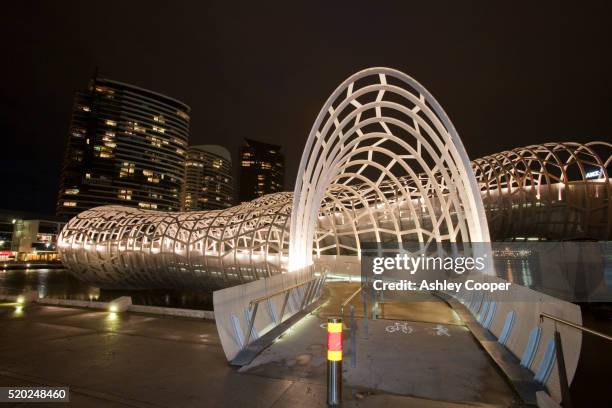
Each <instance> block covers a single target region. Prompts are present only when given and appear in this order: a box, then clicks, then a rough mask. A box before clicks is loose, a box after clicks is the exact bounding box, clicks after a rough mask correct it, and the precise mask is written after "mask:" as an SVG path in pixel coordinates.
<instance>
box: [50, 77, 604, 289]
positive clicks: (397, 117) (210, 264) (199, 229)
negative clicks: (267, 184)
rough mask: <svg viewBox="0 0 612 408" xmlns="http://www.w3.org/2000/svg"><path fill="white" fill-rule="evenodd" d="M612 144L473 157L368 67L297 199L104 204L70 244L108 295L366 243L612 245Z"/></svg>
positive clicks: (344, 99) (339, 99)
mask: <svg viewBox="0 0 612 408" xmlns="http://www.w3.org/2000/svg"><path fill="white" fill-rule="evenodd" d="M610 147H611V145H610V144H607V143H601V142H600V143H595V142H594V143H590V144H586V145H580V144H576V143H557V144H554V143H551V144H544V145H538V146H529V147H525V148H519V149H514V150H512V151H509V152H502V153H498V154H495V155H491V156H487V157H484V158H482V159H477V160H475V161H473V162H471V163H470V162H469V160H468V157H467V154H466V152H465V149H464V148H463V145H462V143H461V141H460V139H459V136H458V135H457V132H456V131H455V129H454V127H453V125H452V123H451V122H450V120H449V119H448V117H447V116H446V114H445V113H444V111H443V110H442V108H441V107H440V106H439V104H438V103H437V102H436V101H435V99H434V98H433V97H432V96H431V95H430V94H429V93H428V92H427V91H426V90H425V89H424V88H423V87H422V86H421V85H420V84H418V83H417V82H416V81H414V80H413V79H412V78H410V77H408V76H407V75H405V74H402V73H400V72H398V71H395V70H391V69H387V68H373V69H367V70H364V71H361V72H359V73H357V74H355V75H353V76H351V77H350V78H349V79H347V80H346V81H344V82H343V83H342V84H341V85H340V86H339V87H338V88H337V89H336V90H335V91H334V93H333V94H332V95H331V96H330V98H329V99H328V100H327V102H326V103H325V105H324V106H323V109H322V110H321V112H320V114H319V115H318V117H317V119H316V121H315V123H314V125H313V128H312V131H311V133H310V136H309V138H308V140H307V143H306V148H305V150H304V153H303V156H302V160H301V163H300V167H299V172H298V178H297V182H296V187H295V192H294V193H293V194H292V193H276V194H271V195H267V196H264V197H262V198H259V199H257V200H254V201H252V202H249V203H246V204H242V205H239V206H236V207H232V208H228V209H225V210H214V211H195V212H184V213H176V212H174V213H173V212H156V211H148V210H138V209H130V208H125V207H119V206H106V207H98V208H94V209H91V210H88V211H85V212H83V213H81V214H79V215H78V216H76V217H75V218H73V219H72V220H71V221H70V222H69V223H68V224H67V225H66V227H65V228H64V230H63V231H62V233H61V234H60V238H59V250H60V252H61V255H62V261H63V262H64V264H65V265H66V266H67V267H68V268H69V269H70V270H71V271H73V272H74V273H75V274H77V276H80V277H82V278H84V279H85V280H87V281H90V282H94V283H97V284H99V285H100V286H104V287H112V286H121V287H125V286H132V287H151V286H153V287H155V286H158V287H185V286H188V287H211V286H212V287H214V286H231V285H234V284H239V283H242V282H245V281H250V280H255V279H259V278H261V277H267V276H270V275H274V274H277V273H281V272H282V271H285V270H290V271H291V270H297V269H301V268H303V267H306V266H308V265H310V264H312V261H313V256H314V257H316V256H317V255H329V254H331V255H356V256H360V254H361V245H362V243H363V242H366V241H370V242H398V243H399V242H420V243H421V244H422V245H421V247H424V246H427V245H428V244H429V243H434V242H442V241H450V242H488V241H490V238H489V228H491V229H492V236H493V237H494V238H496V239H510V238H516V237H517V236H519V235H522V236H524V237H527V236H538V237H548V238H549V239H554V238H558V237H561V238H565V237H567V236H568V235H569V236H576V237H596V238H599V239H609V237H610V223H611V219H612V216H611V211H612V210H611V208H612V207H611V206H612V203H611V201H610V193H611V187H610V179H609V178H608V174H609V170H610V164H611V156H610ZM594 171H597V176H596V177H595V178H591V176H592V174H594V173H593V172H594ZM483 200H484V203H485V205H484V206H483ZM485 209H486V211H485ZM564 217H565V218H564ZM568 217H569V218H568ZM487 218H488V219H489V222H488V223H487ZM567 219H570V220H573V221H571V222H567V221H566V220H567Z"/></svg>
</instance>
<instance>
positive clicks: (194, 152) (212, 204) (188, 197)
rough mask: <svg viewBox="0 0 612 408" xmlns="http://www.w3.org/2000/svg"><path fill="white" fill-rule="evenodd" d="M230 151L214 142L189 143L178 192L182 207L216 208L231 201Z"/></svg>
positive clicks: (232, 193) (192, 208)
mask: <svg viewBox="0 0 612 408" xmlns="http://www.w3.org/2000/svg"><path fill="white" fill-rule="evenodd" d="M232 183H233V180H232V160H231V155H230V152H229V151H228V150H227V149H226V148H224V147H221V146H217V145H201V146H190V147H189V149H188V150H187V162H186V163H185V184H184V185H183V192H182V194H181V209H182V210H183V211H196V210H217V209H222V208H227V207H230V206H231V205H232V201H233V196H234V188H233V184H232Z"/></svg>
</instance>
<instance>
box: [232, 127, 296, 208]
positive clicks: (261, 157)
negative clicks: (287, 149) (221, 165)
mask: <svg viewBox="0 0 612 408" xmlns="http://www.w3.org/2000/svg"><path fill="white" fill-rule="evenodd" d="M244 140H245V142H246V145H245V146H243V147H241V148H240V179H239V181H240V202H244V201H250V200H253V199H254V198H257V197H261V196H262V195H265V194H270V193H277V192H279V191H283V178H284V176H285V158H284V156H283V155H282V154H281V153H280V149H281V147H280V146H277V145H273V144H269V143H263V142H258V141H255V140H252V139H246V138H245V139H244Z"/></svg>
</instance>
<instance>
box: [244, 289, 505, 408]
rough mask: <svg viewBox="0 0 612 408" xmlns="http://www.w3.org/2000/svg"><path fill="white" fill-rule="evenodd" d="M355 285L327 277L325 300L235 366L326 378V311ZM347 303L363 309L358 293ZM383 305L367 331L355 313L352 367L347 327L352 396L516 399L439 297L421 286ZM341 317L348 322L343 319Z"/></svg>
mask: <svg viewBox="0 0 612 408" xmlns="http://www.w3.org/2000/svg"><path fill="white" fill-rule="evenodd" d="M356 288H357V286H356V285H349V284H346V283H333V284H328V286H327V288H326V289H327V290H328V291H329V293H328V295H329V296H330V300H329V301H328V302H326V303H325V304H324V305H323V306H322V307H321V308H320V309H318V310H317V311H316V312H315V313H314V314H313V315H310V316H308V317H306V318H304V319H303V320H302V321H301V322H300V323H299V324H297V325H295V326H294V327H293V328H292V329H291V330H290V331H289V332H288V333H287V334H285V335H284V336H283V337H281V338H280V339H278V340H277V341H276V342H275V343H274V344H273V345H272V346H271V347H270V348H268V349H267V350H265V351H264V352H263V353H261V354H260V355H259V356H258V357H257V358H256V359H255V360H254V361H253V362H252V363H251V364H250V365H248V366H245V367H243V368H242V369H241V370H240V371H241V372H244V373H250V374H256V375H260V376H265V377H268V378H279V379H280V378H284V379H291V380H295V381H306V382H309V383H312V384H319V385H324V384H325V381H326V358H325V350H326V349H325V347H326V344H325V341H326V331H325V322H326V318H327V317H328V316H331V315H334V316H335V315H337V314H338V311H339V306H340V303H341V301H342V299H346V298H347V297H348V296H350V294H351V293H352V292H353V291H354V290H355V289H356ZM353 303H354V305H355V307H356V311H361V310H362V305H361V303H360V297H359V296H358V297H356V298H355V301H354V302H353ZM381 310H382V313H381V318H380V319H378V320H375V321H373V320H369V321H368V322H367V326H368V330H367V333H366V331H365V328H364V322H363V321H362V320H361V319H357V327H358V329H357V336H356V337H357V338H356V362H355V363H356V364H355V366H354V367H353V366H352V365H351V357H352V353H351V341H350V340H349V336H350V332H349V331H348V330H346V331H345V341H344V349H345V353H344V354H345V359H344V383H345V386H346V390H345V394H347V393H349V394H351V395H350V397H351V398H358V397H359V395H361V396H363V395H372V394H374V395H376V394H378V393H387V394H393V395H404V396H410V397H414V398H421V399H428V400H438V403H440V404H443V401H446V402H453V403H463V404H472V405H473V404H477V405H478V404H480V405H482V404H485V405H487V404H490V405H494V406H512V405H514V394H513V392H512V389H511V388H510V387H509V385H508V384H507V383H506V382H505V380H504V379H503V378H502V377H501V375H500V374H499V373H498V372H497V370H496V369H495V366H494V365H493V364H492V363H491V361H490V360H489V359H488V357H487V355H486V353H485V352H484V351H483V350H482V349H481V348H480V347H479V345H478V343H477V342H476V341H475V339H474V338H473V336H472V335H471V333H470V332H469V331H468V329H467V328H466V327H465V326H464V325H463V323H462V321H461V320H460V319H459V316H458V315H457V314H456V313H455V312H454V311H453V310H452V309H451V308H449V307H448V305H447V304H446V303H445V302H443V301H441V300H440V299H438V298H436V297H434V296H433V295H431V294H429V293H420V294H417V295H416V298H415V299H413V301H411V302H406V301H403V302H399V301H390V302H389V303H386V304H385V306H384V307H382V308H381ZM345 314H346V312H345ZM358 315H361V313H358ZM347 317H348V316H347ZM345 323H346V324H348V325H350V323H349V322H348V319H347V318H345ZM368 398H370V399H371V397H368ZM377 398H381V397H377ZM429 403H430V404H433V401H429ZM440 406H444V405H440ZM449 406H450V405H449Z"/></svg>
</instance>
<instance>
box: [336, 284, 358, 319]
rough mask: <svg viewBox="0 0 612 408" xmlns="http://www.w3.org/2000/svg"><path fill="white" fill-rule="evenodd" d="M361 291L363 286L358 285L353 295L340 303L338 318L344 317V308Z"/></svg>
mask: <svg viewBox="0 0 612 408" xmlns="http://www.w3.org/2000/svg"><path fill="white" fill-rule="evenodd" d="M361 289H363V286H362V285H359V287H358V288H357V290H356V291H355V292H353V294H352V295H351V296H349V297H348V298H347V299H346V300H345V301H344V302H342V304H341V305H340V316H342V317H344V306H346V305H348V304H349V303H350V302H351V300H353V298H354V297H355V296H357V294H358V293H359V292H361Z"/></svg>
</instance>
